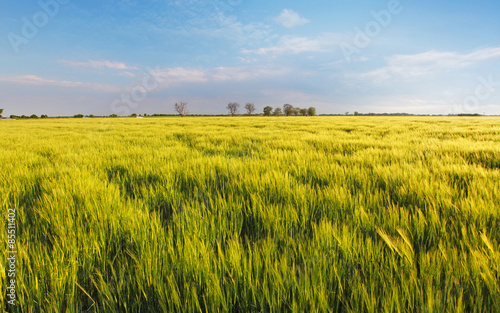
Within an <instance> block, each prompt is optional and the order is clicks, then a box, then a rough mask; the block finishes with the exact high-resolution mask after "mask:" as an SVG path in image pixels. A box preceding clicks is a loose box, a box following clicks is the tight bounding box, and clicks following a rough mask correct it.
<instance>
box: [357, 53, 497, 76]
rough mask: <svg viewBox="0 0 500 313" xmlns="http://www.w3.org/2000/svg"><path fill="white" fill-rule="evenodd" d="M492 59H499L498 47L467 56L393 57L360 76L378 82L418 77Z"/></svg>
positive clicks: (431, 54)
mask: <svg viewBox="0 0 500 313" xmlns="http://www.w3.org/2000/svg"><path fill="white" fill-rule="evenodd" d="M492 58H500V47H498V48H484V49H480V50H476V51H474V52H472V53H469V54H460V53H457V52H439V51H427V52H423V53H418V54H412V55H395V56H392V57H390V58H388V59H387V65H386V66H384V67H382V68H379V69H376V70H374V71H371V72H368V73H365V74H363V75H362V76H364V77H369V78H376V79H379V80H387V79H390V78H392V77H395V76H397V77H401V76H403V77H420V76H423V75H429V74H433V73H438V72H445V71H451V70H458V69H461V68H464V67H467V66H471V65H473V64H475V63H478V62H481V61H485V60H488V59H492Z"/></svg>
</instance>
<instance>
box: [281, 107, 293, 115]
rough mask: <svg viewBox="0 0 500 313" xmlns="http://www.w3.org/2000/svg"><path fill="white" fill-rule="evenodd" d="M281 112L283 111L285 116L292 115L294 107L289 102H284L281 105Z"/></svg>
mask: <svg viewBox="0 0 500 313" xmlns="http://www.w3.org/2000/svg"><path fill="white" fill-rule="evenodd" d="M283 113H285V115H286V116H290V115H293V113H294V109H293V106H292V105H291V104H285V105H283Z"/></svg>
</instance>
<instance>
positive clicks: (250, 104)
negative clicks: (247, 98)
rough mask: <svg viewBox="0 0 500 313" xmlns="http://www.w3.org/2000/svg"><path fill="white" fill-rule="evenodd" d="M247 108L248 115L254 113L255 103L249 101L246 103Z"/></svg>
mask: <svg viewBox="0 0 500 313" xmlns="http://www.w3.org/2000/svg"><path fill="white" fill-rule="evenodd" d="M245 110H247V113H248V115H252V113H253V112H254V111H255V105H254V104H253V103H247V104H245Z"/></svg>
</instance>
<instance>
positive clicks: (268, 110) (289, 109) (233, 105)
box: [174, 101, 316, 116]
mask: <svg viewBox="0 0 500 313" xmlns="http://www.w3.org/2000/svg"><path fill="white" fill-rule="evenodd" d="M187 105H188V103H187V102H183V101H181V102H179V103H176V104H175V105H174V108H175V111H176V112H177V113H178V114H180V115H181V116H185V115H187V113H188V111H187ZM239 108H240V104H239V103H238V102H229V103H228V104H227V106H226V110H227V111H228V113H229V115H231V116H235V115H237V114H238V110H239ZM244 108H245V110H246V115H253V114H254V112H255V111H256V108H255V104H253V103H247V104H245V106H244ZM262 115H264V116H271V115H274V116H280V115H286V116H292V115H295V116H298V115H302V116H315V115H316V108H315V107H309V108H299V107H294V106H292V105H291V104H284V105H283V109H281V108H279V107H278V108H275V109H273V108H272V107H271V106H266V107H265V108H264V110H263V113H262Z"/></svg>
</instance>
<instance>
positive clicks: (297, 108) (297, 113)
mask: <svg viewBox="0 0 500 313" xmlns="http://www.w3.org/2000/svg"><path fill="white" fill-rule="evenodd" d="M293 114H294V115H295V116H299V114H300V108H299V107H295V108H293Z"/></svg>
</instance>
